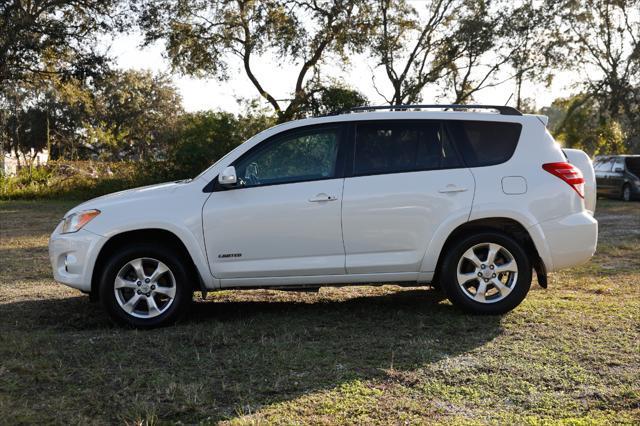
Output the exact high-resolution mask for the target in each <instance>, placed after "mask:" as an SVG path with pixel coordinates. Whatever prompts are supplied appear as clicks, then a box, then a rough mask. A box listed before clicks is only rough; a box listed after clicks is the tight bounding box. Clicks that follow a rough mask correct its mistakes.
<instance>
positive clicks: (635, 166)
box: [627, 157, 640, 177]
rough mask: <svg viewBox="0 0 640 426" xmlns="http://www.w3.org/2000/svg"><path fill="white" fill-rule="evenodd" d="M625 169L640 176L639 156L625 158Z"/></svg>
mask: <svg viewBox="0 0 640 426" xmlns="http://www.w3.org/2000/svg"><path fill="white" fill-rule="evenodd" d="M627 170H628V171H630V172H631V173H633V174H634V175H636V176H638V177H640V157H629V158H627Z"/></svg>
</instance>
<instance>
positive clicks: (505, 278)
mask: <svg viewBox="0 0 640 426" xmlns="http://www.w3.org/2000/svg"><path fill="white" fill-rule="evenodd" d="M457 280H458V285H459V286H460V288H461V289H462V292H463V293H464V294H465V296H467V297H468V298H470V299H471V300H474V301H476V302H478V303H496V302H499V301H501V300H503V299H504V298H505V297H507V296H508V295H509V294H510V293H511V292H512V291H513V289H514V288H515V286H516V282H517V280H518V265H517V264H516V261H515V259H514V257H513V255H512V254H511V253H510V252H509V250H507V249H506V248H504V247H503V246H501V245H500V244H496V243H481V244H476V245H475V246H473V247H471V248H470V249H468V250H467V251H465V252H464V253H463V254H462V257H461V258H460V260H459V261H458V268H457Z"/></svg>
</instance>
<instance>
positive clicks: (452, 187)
mask: <svg viewBox="0 0 640 426" xmlns="http://www.w3.org/2000/svg"><path fill="white" fill-rule="evenodd" d="M466 190H467V188H462V187H459V186H456V185H447V186H446V187H444V188H442V189H440V190H439V191H438V192H439V193H441V194H447V193H450V192H465V191H466Z"/></svg>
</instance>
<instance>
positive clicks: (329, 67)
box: [105, 33, 576, 113]
mask: <svg viewBox="0 0 640 426" xmlns="http://www.w3.org/2000/svg"><path fill="white" fill-rule="evenodd" d="M141 42H142V37H141V35H140V34H135V33H134V34H126V35H119V36H116V37H115V38H114V39H112V40H105V44H106V45H107V47H108V49H109V54H110V55H111V56H112V57H114V58H115V61H116V65H117V66H118V67H119V68H122V69H138V70H150V71H152V72H170V71H171V70H170V66H169V62H168V61H167V60H166V59H165V58H164V57H163V50H164V49H163V45H162V44H161V43H156V44H154V45H152V46H148V47H144V48H142V47H140V45H141ZM370 66H371V60H370V59H368V58H366V57H365V56H361V57H354V58H352V60H351V64H350V65H348V66H347V67H346V69H344V70H343V69H341V67H338V66H337V65H334V64H331V63H328V64H325V65H324V66H323V68H322V70H323V75H325V76H327V77H330V78H333V79H337V80H342V81H344V82H345V83H346V84H348V85H349V86H351V87H354V88H356V89H357V90H359V91H360V92H362V93H363V94H365V95H366V96H367V98H368V99H369V102H370V103H371V104H372V105H385V104H386V102H385V101H384V99H383V98H382V97H381V96H380V95H379V94H378V93H377V92H376V90H375V88H374V86H373V84H372V81H371V75H372V70H371V69H370ZM234 67H235V69H234V68H232V70H233V71H237V72H230V75H232V77H231V78H230V79H229V80H227V81H224V82H220V81H216V80H213V79H198V78H192V77H187V76H180V75H176V74H173V81H174V83H175V85H176V87H177V88H178V90H179V92H180V94H181V96H182V101H183V107H184V109H185V110H186V111H189V112H194V111H200V110H224V111H229V112H233V113H239V112H241V110H242V107H241V105H240V104H239V103H238V99H239V98H244V99H254V98H257V91H256V89H255V87H254V86H253V85H252V84H251V82H250V81H249V80H248V78H247V77H246V76H245V74H244V72H243V70H242V69H241V67H240V64H239V63H238V64H234ZM252 68H254V70H255V73H256V74H257V75H258V78H259V81H260V82H262V83H263V85H264V86H265V89H266V90H267V91H268V92H269V93H271V94H272V95H273V96H274V97H275V98H276V99H283V98H288V97H290V95H289V94H290V93H291V91H292V89H293V84H294V82H295V79H296V77H297V71H296V68H295V67H294V66H290V65H286V64H284V65H283V64H281V63H276V62H274V61H273V60H272V58H268V57H263V58H254V59H252ZM373 75H374V76H375V78H376V84H377V85H378V86H379V88H380V87H382V88H384V87H385V86H384V83H386V79H385V76H384V74H383V73H382V70H381V69H378V70H374V74H373ZM575 76H576V74H575V73H571V72H563V73H559V74H558V75H556V77H555V79H554V81H553V83H552V85H551V86H550V87H545V85H543V84H536V85H532V84H529V83H527V84H525V85H524V86H523V94H526V96H528V97H533V98H535V103H536V106H537V107H538V108H540V107H543V106H547V105H550V104H551V102H552V101H553V100H554V99H555V98H558V97H564V96H568V95H569V94H571V93H573V92H575V89H572V85H573V84H574V81H575ZM387 87H388V86H387ZM513 92H514V84H513V82H511V81H510V82H507V83H504V84H502V85H500V86H497V87H493V88H487V89H484V90H482V91H480V92H478V93H477V94H476V95H475V98H476V101H477V102H478V103H483V104H499V105H502V104H505V103H506V102H507V100H508V99H509V97H510V96H511V94H512V93H513ZM387 93H388V90H387ZM438 95H439V93H437V92H435V91H431V92H430V91H425V92H424V93H423V103H446V102H447V100H446V99H442V98H438ZM514 97H515V96H514ZM510 105H514V99H513V98H512V99H511V102H510ZM264 106H265V107H268V104H267V102H266V101H264Z"/></svg>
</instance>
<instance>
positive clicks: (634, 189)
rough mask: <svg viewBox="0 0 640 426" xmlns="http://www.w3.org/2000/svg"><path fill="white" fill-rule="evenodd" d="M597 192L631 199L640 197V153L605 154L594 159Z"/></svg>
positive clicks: (626, 199) (625, 199) (602, 195)
mask: <svg viewBox="0 0 640 426" xmlns="http://www.w3.org/2000/svg"><path fill="white" fill-rule="evenodd" d="M593 166H594V169H595V172H596V183H597V187H598V189H597V193H598V196H601V197H610V198H618V199H622V200H624V201H631V200H633V199H639V198H640V155H603V156H596V157H595V160H594V164H593Z"/></svg>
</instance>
